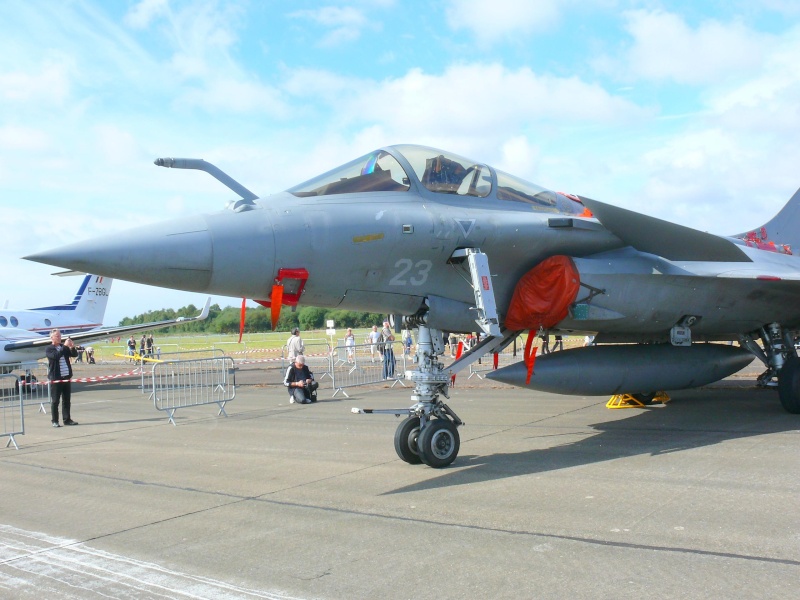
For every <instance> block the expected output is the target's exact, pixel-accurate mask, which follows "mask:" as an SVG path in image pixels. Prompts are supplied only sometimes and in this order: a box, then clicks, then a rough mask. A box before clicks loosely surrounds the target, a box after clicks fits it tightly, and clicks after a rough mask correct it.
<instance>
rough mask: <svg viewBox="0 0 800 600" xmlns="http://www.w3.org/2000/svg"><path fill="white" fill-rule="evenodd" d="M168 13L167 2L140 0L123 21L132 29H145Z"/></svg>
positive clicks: (161, 0) (162, 0) (163, 0)
mask: <svg viewBox="0 0 800 600" xmlns="http://www.w3.org/2000/svg"><path fill="white" fill-rule="evenodd" d="M168 12H169V1H168V0H142V1H141V2H139V3H138V4H135V5H134V6H132V7H131V8H130V9H129V10H128V12H127V14H126V15H125V17H124V21H125V23H126V24H127V25H129V26H130V27H132V28H134V29H146V28H147V27H148V26H149V25H150V23H152V22H153V21H154V20H155V19H156V18H158V17H160V16H163V15H165V14H167V13H168Z"/></svg>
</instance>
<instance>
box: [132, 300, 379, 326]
mask: <svg viewBox="0 0 800 600" xmlns="http://www.w3.org/2000/svg"><path fill="white" fill-rule="evenodd" d="M199 313H200V309H199V308H197V307H196V306H195V305H194V304H189V305H188V306H184V307H183V308H179V309H178V310H173V309H171V308H162V309H161V310H151V311H148V312H146V313H142V314H141V315H136V316H135V317H125V318H124V319H122V321H120V323H119V324H120V325H138V324H141V323H149V322H151V321H166V320H169V319H177V318H178V317H195V316H197V315H198V314H199ZM270 314H271V313H270V309H268V308H264V307H263V306H258V307H256V308H249V307H248V308H247V311H246V314H245V321H244V330H245V333H259V332H264V331H271V330H272V327H271V323H270V320H271V319H270ZM240 317H241V308H237V307H235V306H228V307H226V308H220V306H219V304H212V305H211V308H210V309H209V311H208V318H207V319H205V320H203V321H196V322H193V323H186V324H185V325H179V326H173V327H166V328H164V329H161V330H159V331H160V332H161V333H239V319H240ZM329 319H333V321H334V322H335V324H336V328H337V329H342V328H347V327H354V328H356V327H357V328H363V327H372V326H373V325H378V326H380V325H381V323H382V322H383V320H384V316H383V315H380V314H376V313H368V312H357V311H352V310H332V309H329V308H317V307H315V306H304V307H303V308H300V309H299V310H297V311H292V310H290V309H289V308H287V307H284V308H283V310H282V311H281V318H280V319H279V320H278V324H277V327H276V328H275V331H291V330H292V329H293V328H294V327H299V328H300V329H301V330H303V331H307V330H309V329H324V328H325V322H326V321H328V320H329Z"/></svg>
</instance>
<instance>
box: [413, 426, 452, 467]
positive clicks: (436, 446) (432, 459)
mask: <svg viewBox="0 0 800 600" xmlns="http://www.w3.org/2000/svg"><path fill="white" fill-rule="evenodd" d="M460 447H461V436H460V435H459V434H458V427H456V424H455V423H453V422H452V421H450V420H448V419H433V420H431V421H429V422H428V424H427V425H426V426H425V427H424V428H423V430H422V433H421V434H420V436H419V455H420V457H421V458H422V462H424V463H425V464H426V465H428V466H429V467H433V468H435V469H441V468H442V467H446V466H447V465H449V464H450V463H452V462H453V461H454V460H455V459H456V456H458V450H459V448H460Z"/></svg>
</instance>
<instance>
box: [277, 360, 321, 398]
mask: <svg viewBox="0 0 800 600" xmlns="http://www.w3.org/2000/svg"><path fill="white" fill-rule="evenodd" d="M283 385H285V386H286V387H287V388H289V402H290V403H294V402H297V404H309V403H310V402H312V401H313V398H312V392H314V391H315V390H316V389H317V386H319V384H318V383H317V382H315V381H314V375H313V374H312V373H311V371H309V370H308V367H307V366H306V357H305V356H303V355H302V354H298V355H297V356H295V358H294V363H292V364H291V365H289V368H287V369H286V375H285V376H284V378H283Z"/></svg>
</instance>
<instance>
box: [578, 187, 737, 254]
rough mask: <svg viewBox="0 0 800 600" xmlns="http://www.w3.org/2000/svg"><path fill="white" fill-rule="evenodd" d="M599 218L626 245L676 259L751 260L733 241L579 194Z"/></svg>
mask: <svg viewBox="0 0 800 600" xmlns="http://www.w3.org/2000/svg"><path fill="white" fill-rule="evenodd" d="M578 197H579V198H580V199H581V202H583V204H584V205H585V206H586V207H588V208H589V210H591V211H592V214H593V215H594V216H595V217H596V218H597V220H598V221H600V223H601V224H602V225H603V227H605V228H606V229H608V230H609V231H610V232H611V233H613V234H614V235H615V236H617V237H618V238H619V239H621V240H622V241H623V242H625V243H626V244H629V245H630V246H633V247H634V248H636V249H637V250H639V251H641V252H648V253H650V254H655V255H656V256H663V257H664V258H666V259H667V260H672V261H683V260H686V261H708V262H751V259H750V258H749V257H748V256H747V254H745V253H744V251H743V250H742V248H741V247H740V246H738V245H736V244H735V243H733V242H732V241H731V240H729V239H726V238H724V237H720V236H717V235H713V234H711V233H705V232H703V231H698V230H696V229H692V228H691V227H684V226H683V225H677V224H675V223H670V222H669V221H662V220H661V219H656V218H655V217H649V216H647V215H643V214H640V213H636V212H633V211H630V210H626V209H624V208H619V207H617V206H612V205H610V204H606V203H605V202H598V201H597V200H592V199H591V198H584V197H583V196H578Z"/></svg>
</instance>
